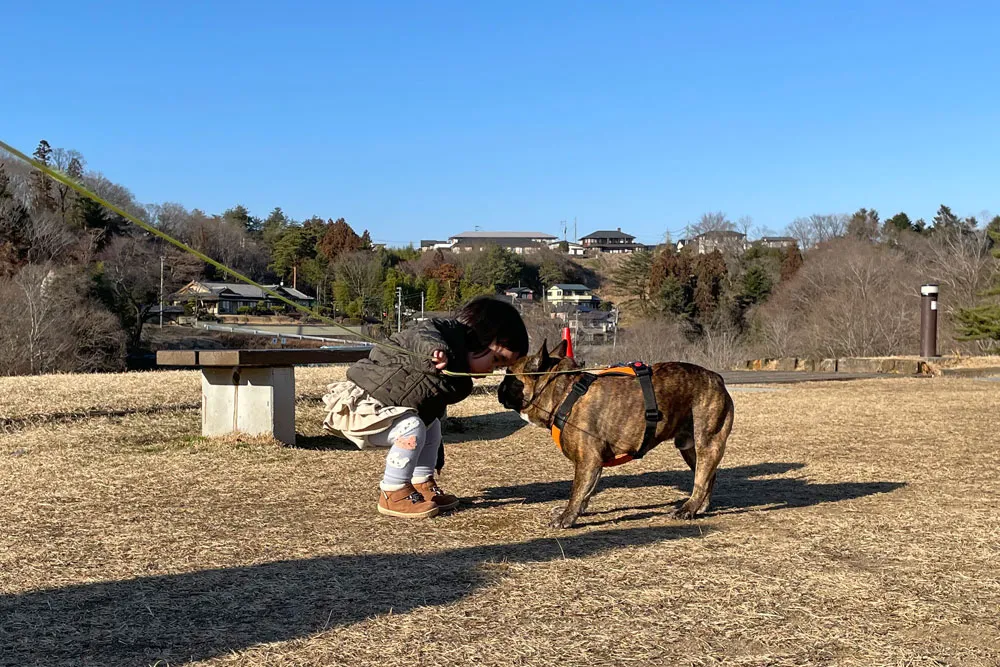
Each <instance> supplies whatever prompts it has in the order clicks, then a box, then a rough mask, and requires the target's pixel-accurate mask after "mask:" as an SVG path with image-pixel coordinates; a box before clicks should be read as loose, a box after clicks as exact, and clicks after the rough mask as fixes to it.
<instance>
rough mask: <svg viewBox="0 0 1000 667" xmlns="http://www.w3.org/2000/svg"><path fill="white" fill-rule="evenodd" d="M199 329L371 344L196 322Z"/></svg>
mask: <svg viewBox="0 0 1000 667" xmlns="http://www.w3.org/2000/svg"><path fill="white" fill-rule="evenodd" d="M194 326H195V327H197V328H199V329H206V330H208V331H224V332H226V333H235V334H244V335H247V336H270V337H272V338H297V339H299V340H318V341H323V342H326V343H340V344H342V345H356V346H361V347H371V343H366V342H364V341H359V340H350V339H347V338H331V337H329V336H310V335H307V334H293V333H284V332H281V331H267V330H266V329H251V328H248V327H231V326H226V325H224V324H204V323H202V322H197V323H195V325H194Z"/></svg>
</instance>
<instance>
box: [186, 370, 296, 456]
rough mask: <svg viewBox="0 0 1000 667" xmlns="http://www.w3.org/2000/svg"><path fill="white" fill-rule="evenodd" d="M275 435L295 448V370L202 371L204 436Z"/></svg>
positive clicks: (277, 438)
mask: <svg viewBox="0 0 1000 667" xmlns="http://www.w3.org/2000/svg"><path fill="white" fill-rule="evenodd" d="M236 431H238V432H240V433H246V434H248V435H272V436H274V438H275V439H276V440H278V441H279V442H283V443H285V444H288V445H294V444H295V369H294V368H292V367H291V366H271V367H267V368H254V367H240V366H236V367H231V368H202V369H201V434H202V435H204V436H216V435H225V434H227V433H233V432H236Z"/></svg>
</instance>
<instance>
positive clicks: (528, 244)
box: [448, 232, 558, 255]
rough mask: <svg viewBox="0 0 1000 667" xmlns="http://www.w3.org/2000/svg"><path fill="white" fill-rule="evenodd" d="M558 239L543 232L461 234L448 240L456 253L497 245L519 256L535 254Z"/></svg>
mask: <svg viewBox="0 0 1000 667" xmlns="http://www.w3.org/2000/svg"><path fill="white" fill-rule="evenodd" d="M554 240H558V237H556V236H553V235H552V234H546V233H544V232H462V233H461V234H455V235H454V236H451V237H449V238H448V243H449V244H451V246H450V247H451V249H452V250H453V251H456V252H461V251H472V250H485V249H486V248H488V247H489V246H491V245H498V246H500V247H501V248H506V249H507V250H510V251H511V252H514V253H517V254H519V255H521V254H524V253H529V252H535V251H536V250H538V249H539V248H543V247H545V246H546V245H548V243H549V242H550V241H554Z"/></svg>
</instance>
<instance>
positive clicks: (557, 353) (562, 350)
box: [552, 340, 566, 359]
mask: <svg viewBox="0 0 1000 667" xmlns="http://www.w3.org/2000/svg"><path fill="white" fill-rule="evenodd" d="M552 356H553V357H557V358H559V359H563V358H565V356H566V341H565V340H563V341H560V343H559V347H557V348H556V349H554V350H552Z"/></svg>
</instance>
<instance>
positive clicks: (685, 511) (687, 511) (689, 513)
mask: <svg viewBox="0 0 1000 667" xmlns="http://www.w3.org/2000/svg"><path fill="white" fill-rule="evenodd" d="M672 516H673V517H674V518H675V519H683V520H685V521H690V520H692V519H694V518H696V517H697V513H696V512H695V510H693V509H691V508H690V507H688V506H687V503H684V504H683V505H681V506H680V507H678V508H677V509H675V510H674V513H673V515H672Z"/></svg>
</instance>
